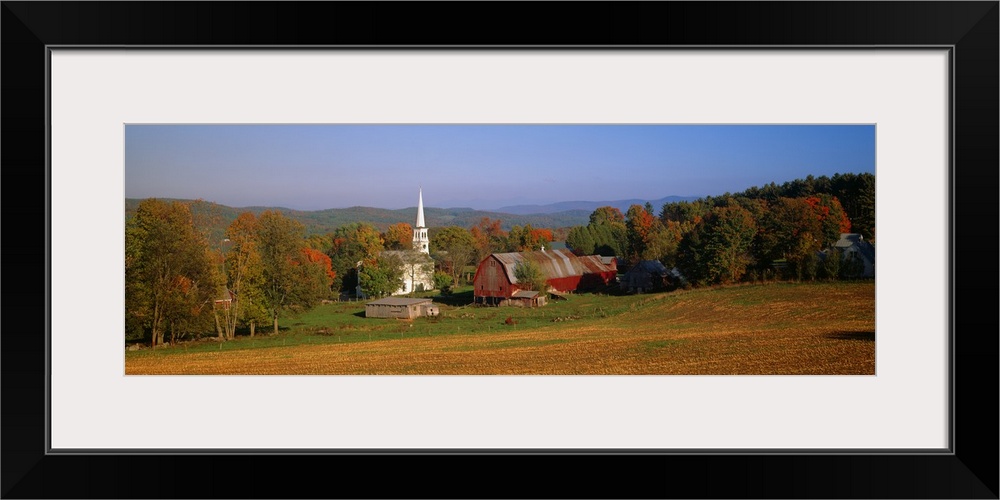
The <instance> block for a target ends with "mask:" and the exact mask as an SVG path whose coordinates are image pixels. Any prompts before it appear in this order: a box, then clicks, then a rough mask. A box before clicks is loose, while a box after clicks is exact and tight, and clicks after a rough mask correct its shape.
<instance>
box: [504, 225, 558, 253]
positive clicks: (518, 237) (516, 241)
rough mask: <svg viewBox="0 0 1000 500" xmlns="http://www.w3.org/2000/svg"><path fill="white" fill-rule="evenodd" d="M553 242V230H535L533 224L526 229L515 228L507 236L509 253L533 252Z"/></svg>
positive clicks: (526, 226)
mask: <svg viewBox="0 0 1000 500" xmlns="http://www.w3.org/2000/svg"><path fill="white" fill-rule="evenodd" d="M551 242H552V230H551V229H535V228H533V227H531V224H525V225H524V227H521V226H514V227H512V228H511V229H510V233H509V234H508V235H507V246H506V250H507V251H508V252H531V251H535V250H541V249H542V247H544V246H546V245H548V244H549V243H551Z"/></svg>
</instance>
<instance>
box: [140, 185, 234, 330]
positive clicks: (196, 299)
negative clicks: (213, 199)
mask: <svg viewBox="0 0 1000 500" xmlns="http://www.w3.org/2000/svg"><path fill="white" fill-rule="evenodd" d="M220 285H221V276H220V275H219V273H218V272H217V270H216V267H215V265H214V264H213V261H212V258H211V256H210V253H209V248H208V242H207V241H206V239H205V237H204V236H203V235H202V234H201V233H199V232H198V231H197V230H196V229H195V226H194V222H193V217H192V214H191V210H190V207H189V206H188V205H185V204H183V203H180V202H176V201H174V202H170V203H168V202H164V201H161V200H157V199H152V198H151V199H147V200H143V201H142V202H140V203H139V206H138V207H137V209H136V211H135V214H134V215H133V216H132V217H131V218H129V219H128V220H127V221H126V223H125V305H126V311H125V314H126V325H127V326H130V327H132V328H137V327H138V328H141V329H143V330H145V329H147V328H148V329H149V331H150V333H151V342H150V345H151V346H152V347H154V348H155V347H156V346H157V345H160V344H162V343H163V342H164V335H165V332H166V331H167V330H168V329H169V330H170V331H171V333H172V335H175V334H176V332H177V330H178V329H193V328H199V329H200V328H201V325H203V324H204V323H201V322H200V321H199V320H203V319H205V318H210V317H211V314H210V307H209V306H208V304H209V303H210V302H211V301H212V300H213V298H214V296H215V294H216V292H217V291H218V288H219V286H220ZM199 323H200V324H199ZM172 340H174V339H173V338H172Z"/></svg>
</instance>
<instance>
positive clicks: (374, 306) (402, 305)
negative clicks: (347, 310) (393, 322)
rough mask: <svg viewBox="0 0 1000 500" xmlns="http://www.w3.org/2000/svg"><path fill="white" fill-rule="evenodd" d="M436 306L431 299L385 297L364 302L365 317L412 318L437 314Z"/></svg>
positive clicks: (438, 312)
mask: <svg viewBox="0 0 1000 500" xmlns="http://www.w3.org/2000/svg"><path fill="white" fill-rule="evenodd" d="M438 314H440V311H439V310H438V307H437V306H435V305H434V303H433V301H431V299H407V298H402V297H386V298H384V299H379V300H374V301H372V302H369V303H367V304H365V317H366V318H400V319H413V318H417V317H420V316H437V315H438Z"/></svg>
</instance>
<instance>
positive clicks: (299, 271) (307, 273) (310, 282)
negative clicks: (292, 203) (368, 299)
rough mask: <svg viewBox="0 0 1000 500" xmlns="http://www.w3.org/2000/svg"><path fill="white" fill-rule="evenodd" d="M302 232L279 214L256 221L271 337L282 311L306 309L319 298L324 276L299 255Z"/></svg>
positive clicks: (271, 213)
mask: <svg viewBox="0 0 1000 500" xmlns="http://www.w3.org/2000/svg"><path fill="white" fill-rule="evenodd" d="M304 232H305V228H304V227H303V226H302V224H301V223H299V222H296V221H294V220H292V219H289V218H288V217H286V216H285V215H283V214H282V213H281V212H279V211H272V210H266V211H264V212H262V213H261V214H260V217H259V218H258V219H257V241H258V245H259V252H260V258H261V267H262V274H263V287H262V290H263V296H264V302H265V304H266V307H267V310H268V311H269V312H270V315H271V319H272V320H273V322H274V333H278V317H279V316H280V314H281V312H282V311H285V310H289V309H293V310H302V309H308V308H310V307H312V306H314V305H316V303H317V302H318V301H319V300H320V299H321V298H322V297H323V293H322V290H323V288H324V287H325V286H326V285H325V283H326V282H327V278H328V276H327V275H326V273H325V269H324V266H323V265H322V264H315V263H312V262H309V260H308V256H307V254H305V253H304V252H303V247H304ZM327 293H328V292H327Z"/></svg>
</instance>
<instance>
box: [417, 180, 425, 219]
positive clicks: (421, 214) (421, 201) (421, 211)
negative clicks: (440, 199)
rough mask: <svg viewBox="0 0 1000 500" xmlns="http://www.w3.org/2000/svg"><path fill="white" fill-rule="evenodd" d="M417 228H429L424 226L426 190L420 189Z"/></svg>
mask: <svg viewBox="0 0 1000 500" xmlns="http://www.w3.org/2000/svg"><path fill="white" fill-rule="evenodd" d="M417 227H427V226H425V225H424V188H420V194H419V195H418V198H417Z"/></svg>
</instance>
